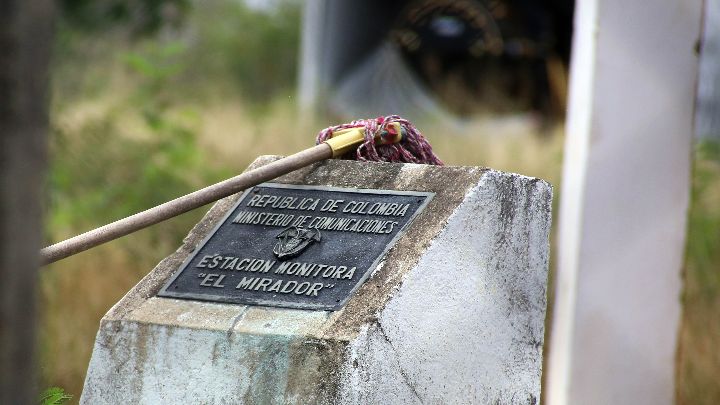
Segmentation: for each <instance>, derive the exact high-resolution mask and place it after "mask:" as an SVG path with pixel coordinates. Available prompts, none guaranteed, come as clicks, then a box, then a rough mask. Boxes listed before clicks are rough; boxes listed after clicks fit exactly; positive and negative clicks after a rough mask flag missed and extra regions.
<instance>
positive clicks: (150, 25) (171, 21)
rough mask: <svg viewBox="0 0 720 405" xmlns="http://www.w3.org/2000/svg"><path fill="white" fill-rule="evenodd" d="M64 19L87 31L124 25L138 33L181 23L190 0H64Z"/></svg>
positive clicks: (148, 32) (62, 10)
mask: <svg viewBox="0 0 720 405" xmlns="http://www.w3.org/2000/svg"><path fill="white" fill-rule="evenodd" d="M59 6H60V10H61V12H62V17H63V20H64V21H66V22H67V23H69V24H71V25H72V26H73V27H74V28H75V29H78V30H83V31H87V32H96V31H106V30H108V29H112V28H116V27H120V28H121V29H125V30H128V31H129V32H130V33H132V34H133V35H135V36H142V35H149V34H153V33H155V32H157V31H158V30H159V29H160V28H162V27H163V26H167V25H172V26H177V25H179V24H180V23H181V22H182V20H183V18H184V16H185V15H186V14H187V12H188V11H189V9H190V6H191V1H190V0H60V1H59Z"/></svg>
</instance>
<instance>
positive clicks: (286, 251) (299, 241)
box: [273, 226, 320, 260]
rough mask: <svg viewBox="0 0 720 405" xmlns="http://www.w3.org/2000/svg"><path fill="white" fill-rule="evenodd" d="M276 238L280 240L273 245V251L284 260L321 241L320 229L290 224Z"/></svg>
mask: <svg viewBox="0 0 720 405" xmlns="http://www.w3.org/2000/svg"><path fill="white" fill-rule="evenodd" d="M275 238H276V239H278V241H277V243H276V244H275V247H273V253H274V254H275V256H277V258H278V259H280V260H283V259H288V258H291V257H295V256H297V255H299V254H300V253H302V252H303V251H304V250H305V249H307V248H308V247H309V246H310V245H312V244H313V243H314V242H320V231H318V230H317V229H303V228H298V227H296V226H290V227H287V228H285V229H284V230H283V231H282V232H280V233H279V234H278V235H277V236H276V237H275Z"/></svg>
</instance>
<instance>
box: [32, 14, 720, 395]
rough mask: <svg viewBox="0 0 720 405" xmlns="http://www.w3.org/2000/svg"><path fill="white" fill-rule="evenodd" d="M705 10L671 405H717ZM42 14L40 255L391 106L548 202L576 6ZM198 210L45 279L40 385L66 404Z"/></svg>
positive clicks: (441, 147)
mask: <svg viewBox="0 0 720 405" xmlns="http://www.w3.org/2000/svg"><path fill="white" fill-rule="evenodd" d="M709 3H712V2H709ZM711 8H712V7H709V11H708V16H709V17H708V22H707V25H708V28H706V32H707V34H706V35H707V40H706V42H705V45H704V48H703V51H704V54H703V55H704V58H703V62H702V65H701V74H702V79H701V86H700V91H699V98H700V100H699V104H698V106H699V108H698V112H699V116H698V121H697V122H698V124H697V128H698V137H697V138H698V141H697V143H696V152H695V153H696V156H695V163H694V174H693V189H692V207H691V211H690V214H689V215H690V216H689V229H688V238H687V250H686V252H687V253H686V265H685V269H684V280H685V287H684V293H683V297H682V299H683V302H684V315H683V321H682V329H681V331H680V336H681V338H680V345H681V347H680V350H679V355H678V357H677V361H678V364H677V368H676V370H677V374H676V378H677V386H678V393H677V395H678V400H679V402H680V403H687V404H696V403H707V404H717V403H720V384H718V381H720V350H718V348H720V318H719V317H718V316H717V314H719V313H720V145H719V144H718V139H720V130H719V129H718V128H719V127H720V126H719V124H718V123H717V122H715V121H717V117H718V116H720V108H719V107H718V106H717V101H716V100H718V99H720V97H718V96H719V95H720V79H718V78H720V74H718V71H720V66H717V62H716V61H717V59H718V58H717V57H716V56H715V55H718V52H719V50H720V44H719V43H718V42H720V41H718V39H720V30H718V28H717V27H720V24H718V22H720V15H719V14H720V13H718V10H715V11H712V10H710V9H711ZM716 8H717V7H716ZM58 9H59V10H58V14H59V18H58V21H57V26H56V35H55V43H54V51H53V61H52V65H51V119H50V126H51V131H50V154H51V160H50V169H49V172H48V176H47V201H46V217H45V222H46V229H45V242H46V244H50V243H52V242H56V241H59V240H62V239H65V238H67V237H70V236H73V235H75V234H78V233H80V232H83V231H85V230H88V229H91V228H94V227H96V226H99V225H102V224H105V223H107V222H110V221H112V220H115V219H118V218H121V217H124V216H127V215H130V214H132V213H135V212H137V211H140V210H142V209H145V208H149V207H151V206H154V205H156V204H159V203H161V202H164V201H166V200H169V199H172V198H174V197H177V196H179V195H181V194H184V193H187V192H190V191H192V190H194V189H197V188H199V187H202V186H204V185H207V184H210V183H212V182H215V181H218V180H221V179H224V178H226V177H229V176H232V175H234V174H237V173H239V172H241V171H242V170H244V168H245V167H246V166H247V165H248V164H249V163H250V162H251V161H253V160H254V159H255V158H256V157H257V156H259V155H263V154H290V153H293V152H295V151H298V150H300V149H303V148H306V147H308V146H311V145H312V144H313V142H314V137H315V134H317V132H318V131H320V130H321V129H322V128H325V127H327V126H330V125H334V124H339V123H343V122H347V121H350V120H352V119H355V118H366V117H374V116H377V115H385V114H387V112H388V111H391V112H393V113H399V114H401V115H403V116H404V117H405V118H408V119H409V120H411V121H413V122H414V123H415V124H416V126H418V127H419V128H420V129H421V131H422V132H423V133H424V135H425V136H426V137H427V138H428V139H429V141H430V143H431V144H432V145H433V148H434V150H435V152H436V154H437V155H438V156H439V157H440V158H441V159H442V160H443V161H444V162H445V163H446V164H450V165H473V166H490V167H493V168H496V169H500V170H505V171H512V172H518V173H522V174H525V175H529V176H535V177H541V178H543V179H546V180H548V181H550V182H551V183H552V184H553V185H554V186H555V202H557V201H558V200H559V198H560V194H561V193H562V190H561V189H559V185H560V172H561V165H562V158H563V156H562V152H563V150H562V147H563V122H564V111H565V102H566V101H565V98H566V91H567V70H568V63H569V60H570V57H571V55H570V44H571V35H572V18H573V1H572V0H546V1H540V2H538V1H530V0H513V1H510V0H484V1H479V0H477V1H475V0H468V1H453V2H450V1H441V0H415V1H412V0H411V1H400V0H393V1H378V0H373V1H356V2H349V1H348V2H330V1H308V3H307V4H306V3H305V2H304V1H302V0H272V1H261V0H205V1H202V2H199V1H192V0H165V1H163V0H131V1H120V0H102V1H91V0H60V1H59V3H58ZM713 13H714V14H713ZM713 24H714V25H713ZM713 30H714V31H713ZM705 55H710V56H709V57H705ZM204 212H205V209H199V210H196V211H195V212H192V213H189V214H185V215H183V216H181V217H178V218H175V219H173V220H170V221H167V222H165V223H163V224H159V225H156V226H154V227H152V228H150V229H147V230H144V231H141V232H138V233H135V234H133V235H131V236H128V237H125V238H123V239H121V240H118V241H115V242H112V243H109V244H106V245H103V246H101V247H98V248H95V249H93V250H90V251H88V252H85V253H82V254H79V255H77V256H74V257H71V258H69V259H66V260H63V261H61V262H59V263H56V264H53V265H51V266H48V267H45V268H44V269H43V270H41V274H40V287H41V298H40V299H41V305H40V309H41V317H42V319H41V326H40V330H39V332H40V340H39V345H40V367H41V373H42V384H43V387H49V386H59V387H63V388H64V389H65V390H66V391H67V392H68V393H70V394H72V395H73V396H74V398H75V399H74V401H76V400H77V399H79V395H80V392H81V390H82V384H83V380H84V377H85V372H86V369H87V365H88V361H89V358H90V354H91V350H92V346H93V342H94V338H95V334H96V332H97V328H98V324H99V320H100V318H101V317H102V316H103V315H104V313H105V312H106V311H107V310H108V309H109V308H110V307H111V306H112V305H113V304H114V303H115V302H117V300H118V299H119V298H120V297H122V296H123V295H124V294H125V293H126V292H127V291H128V290H129V289H130V288H131V287H132V286H133V285H134V284H135V283H137V282H138V281H139V280H140V278H142V277H143V276H144V275H145V274H147V273H148V272H149V271H150V270H151V269H152V268H153V267H154V266H155V264H157V262H158V261H160V260H161V259H162V258H164V257H165V256H167V255H168V254H169V253H171V252H172V251H174V250H175V249H176V248H177V247H178V246H179V245H180V242H181V240H182V238H183V237H184V236H185V235H186V234H187V232H188V231H189V230H190V228H191V227H192V226H193V225H194V224H195V223H196V222H197V221H198V220H199V219H200V217H201V216H202V215H203V214H204ZM551 268H552V266H551ZM551 282H552V280H551ZM549 291H550V293H552V285H551V286H550V288H549ZM548 302H549V303H552V302H553V299H552V296H549V297H548ZM549 310H550V311H551V308H549ZM549 313H550V314H551V312H549Z"/></svg>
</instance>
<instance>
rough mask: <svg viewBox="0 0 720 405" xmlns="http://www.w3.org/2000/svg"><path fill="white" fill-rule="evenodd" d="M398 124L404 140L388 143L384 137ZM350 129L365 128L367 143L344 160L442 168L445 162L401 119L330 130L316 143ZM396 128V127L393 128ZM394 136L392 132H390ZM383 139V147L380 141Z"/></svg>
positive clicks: (380, 119)
mask: <svg viewBox="0 0 720 405" xmlns="http://www.w3.org/2000/svg"><path fill="white" fill-rule="evenodd" d="M393 123H397V124H400V126H401V127H402V130H403V131H402V132H403V137H402V140H400V142H398V143H384V142H383V139H382V137H383V135H384V134H388V125H390V124H393ZM350 128H364V129H365V141H364V142H363V143H362V144H361V145H360V146H359V147H358V148H357V150H356V151H355V152H353V153H347V154H346V155H344V156H343V158H345V159H355V160H360V161H363V162H401V163H421V164H428V165H439V166H442V164H443V163H442V161H440V159H438V157H437V156H435V154H434V153H433V151H432V147H431V146H430V144H429V143H428V141H427V140H426V139H425V137H424V136H423V135H422V134H421V133H420V131H419V130H418V129H417V128H415V126H414V125H413V124H412V123H411V122H410V121H408V120H406V119H404V118H402V117H400V116H398V115H388V116H386V117H377V118H371V119H364V120H355V121H352V122H350V123H347V124H340V125H335V126H332V127H328V128H325V129H323V130H322V131H320V133H318V136H317V139H316V143H317V144H320V143H322V142H324V141H326V140H328V139H330V138H331V137H332V135H333V132H337V131H341V130H344V129H350ZM390 128H392V127H390ZM390 133H392V131H390ZM378 137H380V138H381V139H380V144H377V141H376V138H378Z"/></svg>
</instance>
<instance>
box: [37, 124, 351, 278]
mask: <svg viewBox="0 0 720 405" xmlns="http://www.w3.org/2000/svg"><path fill="white" fill-rule="evenodd" d="M354 135H356V138H357V139H359V140H358V142H360V141H362V139H363V138H362V134H360V137H357V134H354ZM346 143H347V142H346ZM346 146H347V145H346ZM340 152H341V151H338V150H336V149H335V148H333V147H332V145H330V144H329V143H321V144H320V145H317V146H314V147H312V148H309V149H305V150H303V151H301V152H298V153H296V154H294V155H290V156H288V157H285V158H282V159H279V160H276V161H274V162H272V163H269V164H267V165H265V166H262V167H258V168H257V169H253V170H250V171H248V172H245V173H243V174H241V175H239V176H235V177H233V178H230V179H227V180H223V181H221V182H219V183H216V184H213V185H211V186H208V187H205V188H203V189H200V190H198V191H195V192H192V193H190V194H187V195H184V196H182V197H178V198H176V199H174V200H171V201H168V202H166V203H163V204H160V205H158V206H156V207H153V208H150V209H148V210H145V211H142V212H139V213H137V214H134V215H131V216H129V217H127V218H123V219H120V220H117V221H115V222H112V223H110V224H107V225H105V226H101V227H100V228H96V229H93V230H92V231H88V232H85V233H83V234H80V235H78V236H75V237H72V238H70V239H67V240H64V241H62V242H58V243H56V244H54V245H51V246H48V247H46V248H44V249H42V250H40V261H41V263H42V264H43V265H45V264H49V263H53V262H56V261H58V260H61V259H64V258H66V257H68V256H72V255H74V254H76V253H80V252H82V251H85V250H88V249H90V248H93V247H95V246H98V245H101V244H103V243H105V242H109V241H111V240H114V239H117V238H120V237H122V236H125V235H127V234H130V233H133V232H135V231H138V230H140V229H143V228H146V227H148V226H150V225H154V224H157V223H158V222H162V221H164V220H166V219H169V218H172V217H174V216H177V215H180V214H183V213H185V212H188V211H190V210H193V209H195V208H198V207H202V206H203V205H205V204H208V203H211V202H213V201H217V200H219V199H221V198H224V197H227V196H229V195H232V194H235V193H237V192H239V191H242V190H245V189H246V188H249V187H252V186H256V185H258V184H260V183H262V182H265V181H268V180H271V179H274V178H276V177H279V176H282V175H283V174H287V173H290V172H292V171H294V170H297V169H300V168H302V167H305V166H307V165H310V164H312V163H315V162H319V161H321V160H324V159H329V158H331V157H333V156H335V155H338V154H341V153H340Z"/></svg>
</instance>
